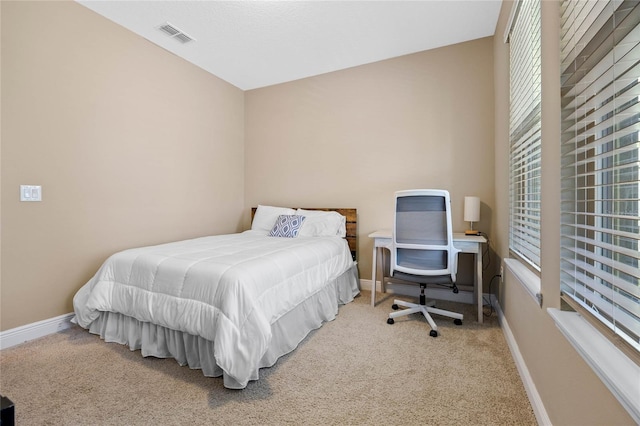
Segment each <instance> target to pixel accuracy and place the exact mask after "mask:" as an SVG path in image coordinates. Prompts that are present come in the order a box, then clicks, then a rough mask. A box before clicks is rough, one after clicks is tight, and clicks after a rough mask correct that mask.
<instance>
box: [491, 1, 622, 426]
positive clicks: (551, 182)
mask: <svg viewBox="0 0 640 426" xmlns="http://www.w3.org/2000/svg"><path fill="white" fill-rule="evenodd" d="M511 4H512V3H511V2H506V1H505V2H504V3H503V5H502V11H501V15H500V19H499V22H498V27H497V30H496V36H495V38H494V58H495V74H494V76H495V102H496V117H495V119H496V121H495V124H496V128H495V134H496V143H495V163H496V175H495V190H496V194H495V196H496V212H495V217H494V220H495V223H496V232H495V246H496V251H497V253H498V254H499V255H500V257H501V258H506V257H508V255H509V241H508V236H509V229H508V226H509V223H508V217H509V204H508V202H509V187H508V175H509V171H508V161H509V156H508V153H509V134H508V133H509V132H508V126H509V59H508V45H505V44H504V43H503V34H504V31H505V27H506V24H507V20H508V16H509V13H510V10H511ZM558 40H559V2H557V1H543V2H542V73H543V78H542V97H543V99H542V144H543V148H542V168H543V171H542V237H541V239H542V241H541V243H542V245H541V264H542V276H541V278H542V294H543V296H544V305H543V308H542V309H540V307H539V306H538V305H537V304H536V303H535V301H534V300H533V298H532V297H531V296H530V295H529V294H528V293H527V292H526V291H525V290H524V288H523V287H522V286H521V285H520V284H518V283H517V281H516V279H515V277H514V276H512V275H511V274H510V273H509V272H508V271H507V270H505V272H506V273H505V281H504V284H503V285H502V286H501V289H500V306H501V308H502V310H503V312H504V315H505V318H506V320H507V323H508V324H509V327H510V329H511V331H512V333H513V335H514V337H515V339H516V341H517V344H518V347H519V349H520V352H521V354H522V357H523V359H524V361H525V363H526V366H527V369H528V370H529V373H530V374H531V377H532V380H533V382H534V384H535V387H536V389H537V391H538V393H539V395H540V398H541V400H542V403H543V404H544V408H545V410H546V412H547V414H548V416H549V418H550V420H551V422H552V424H554V425H556V426H561V425H631V424H633V420H632V419H631V417H630V416H629V415H628V414H627V412H626V411H625V410H624V408H623V407H622V406H621V405H620V404H619V403H618V402H617V400H616V399H615V398H614V397H613V395H612V394H611V392H609V390H608V389H607V388H606V387H605V386H604V384H603V383H602V381H600V379H598V377H597V376H596V375H595V374H594V373H593V370H591V368H590V367H589V366H588V365H587V364H586V363H585V362H584V361H583V359H582V358H581V357H580V356H579V355H578V353H577V352H576V351H575V350H574V349H573V347H572V346H571V345H570V344H569V343H568V342H567V340H566V339H565V338H564V336H563V335H562V334H561V333H560V332H559V331H558V329H557V327H556V326H555V324H554V322H553V320H552V319H551V317H550V316H549V315H548V314H547V311H546V309H547V308H549V307H558V306H559V304H560V272H559V270H560V210H559V209H560V97H559V94H560V63H559V57H560V54H559V42H558Z"/></svg>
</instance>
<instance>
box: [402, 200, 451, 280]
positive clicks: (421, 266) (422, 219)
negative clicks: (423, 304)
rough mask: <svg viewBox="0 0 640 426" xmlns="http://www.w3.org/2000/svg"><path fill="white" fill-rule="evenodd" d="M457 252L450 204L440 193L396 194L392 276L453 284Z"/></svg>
mask: <svg viewBox="0 0 640 426" xmlns="http://www.w3.org/2000/svg"><path fill="white" fill-rule="evenodd" d="M458 252H459V250H458V249H456V248H455V247H454V246H453V231H452V225H451V200H450V197H449V192H448V191H446V190H443V189H412V190H406V191H398V192H396V193H395V215H394V227H393V246H392V249H391V274H392V275H393V272H394V271H399V272H403V273H406V274H412V275H420V276H431V277H433V276H449V279H450V280H451V281H452V282H454V283H455V281H456V272H457V270H458Z"/></svg>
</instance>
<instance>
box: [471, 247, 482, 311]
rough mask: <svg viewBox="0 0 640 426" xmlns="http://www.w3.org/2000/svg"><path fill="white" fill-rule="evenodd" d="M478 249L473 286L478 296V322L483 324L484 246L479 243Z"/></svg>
mask: <svg viewBox="0 0 640 426" xmlns="http://www.w3.org/2000/svg"><path fill="white" fill-rule="evenodd" d="M478 246H479V247H478V251H477V252H476V273H475V277H474V279H473V281H474V283H473V288H475V289H476V292H477V294H478V295H477V297H478V323H479V324H482V321H483V319H484V318H483V314H482V246H480V245H478Z"/></svg>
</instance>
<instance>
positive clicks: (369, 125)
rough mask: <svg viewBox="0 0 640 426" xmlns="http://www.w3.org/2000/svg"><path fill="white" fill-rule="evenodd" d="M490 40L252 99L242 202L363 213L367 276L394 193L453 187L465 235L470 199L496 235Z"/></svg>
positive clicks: (252, 94) (457, 221)
mask: <svg viewBox="0 0 640 426" xmlns="http://www.w3.org/2000/svg"><path fill="white" fill-rule="evenodd" d="M492 40H493V39H492V38H491V37H490V38H484V39H480V40H476V41H471V42H467V43H462V44H458V45H454V46H449V47H445V48H441V49H435V50H430V51H426V52H421V53H417V54H413V55H408V56H403V57H400V58H396V59H390V60H386V61H382V62H377V63H373V64H369V65H364V66H360V67H356V68H351V69H348V70H343V71H338V72H334V73H330V74H324V75H321V76H317V77H312V78H306V79H303V80H299V81H294V82H290V83H285V84H280V85H276V86H271V87H267V88H262V89H256V90H251V91H248V92H246V94H245V114H246V115H245V145H246V156H245V168H246V174H245V204H246V205H247V206H250V205H257V204H258V203H261V204H274V205H294V206H308V207H315V206H327V207H355V208H357V209H358V213H359V217H358V250H359V269H360V275H361V278H366V279H370V278H371V250H372V241H371V239H369V238H368V237H367V235H368V234H370V233H371V232H374V231H376V230H378V229H383V228H390V227H391V226H392V221H393V193H394V192H395V191H397V190H401V189H412V188H444V189H448V190H449V191H450V192H451V197H452V205H453V220H454V228H455V229H457V230H462V229H464V228H465V227H466V224H465V223H464V222H463V200H464V196H465V195H477V196H479V197H480V198H481V200H482V203H483V205H482V211H481V213H482V217H481V223H480V225H479V229H481V230H483V231H485V232H487V233H491V228H492V226H491V210H493V208H494V175H493V169H494V163H493V161H494V154H493V54H492V51H493V44H492V43H493V41H492ZM245 223H246V224H248V217H247V216H245ZM461 270H462V271H465V272H467V273H468V274H469V275H468V277H467V278H465V277H464V273H463V274H462V275H463V276H462V277H461V280H465V279H466V280H467V281H466V282H470V281H471V280H472V278H471V277H472V276H471V275H470V273H471V268H470V267H468V268H465V267H463V266H461ZM463 282H464V281H463Z"/></svg>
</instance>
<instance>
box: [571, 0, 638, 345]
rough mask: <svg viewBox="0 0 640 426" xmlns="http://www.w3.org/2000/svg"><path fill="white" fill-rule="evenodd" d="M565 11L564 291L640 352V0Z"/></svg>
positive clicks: (575, 3)
mask: <svg viewBox="0 0 640 426" xmlns="http://www.w3.org/2000/svg"><path fill="white" fill-rule="evenodd" d="M561 11H562V20H561V22H562V31H561V59H562V89H561V94H562V118H563V121H562V219H561V225H562V226H561V234H562V235H561V244H562V247H561V251H562V259H561V265H560V268H561V290H562V292H563V294H564V295H566V296H568V297H571V298H572V299H574V300H575V301H577V302H578V303H580V304H581V305H582V306H583V307H585V308H586V309H587V310H588V311H589V312H591V313H592V314H593V315H594V317H596V318H598V319H599V320H600V321H602V322H603V323H604V324H606V325H607V326H608V327H609V328H610V329H612V330H613V331H614V332H615V333H616V334H618V335H619V336H621V337H622V338H623V339H624V340H626V341H627V342H628V343H629V344H631V345H632V346H633V347H635V348H636V349H637V350H639V351H640V269H639V260H640V244H639V242H640V216H639V211H640V208H639V207H640V173H639V171H640V155H639V154H640V138H639V134H640V84H639V83H640V25H639V23H640V4H639V2H638V1H620V0H615V1H597V2H595V1H588V2H587V1H584V0H568V1H567V0H565V1H563V2H562V7H561Z"/></svg>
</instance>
